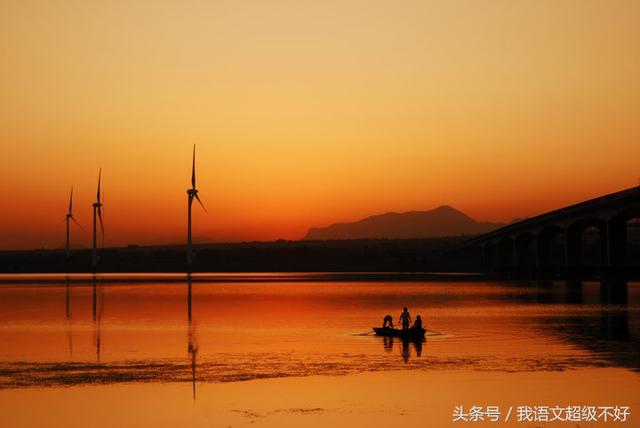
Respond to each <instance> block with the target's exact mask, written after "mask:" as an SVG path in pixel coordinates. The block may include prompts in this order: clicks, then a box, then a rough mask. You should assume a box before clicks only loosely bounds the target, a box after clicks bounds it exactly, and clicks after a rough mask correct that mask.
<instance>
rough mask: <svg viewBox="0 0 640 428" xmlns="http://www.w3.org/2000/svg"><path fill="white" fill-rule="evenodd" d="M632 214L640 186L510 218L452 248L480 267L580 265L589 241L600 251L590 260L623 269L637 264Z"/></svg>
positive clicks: (639, 213)
mask: <svg viewBox="0 0 640 428" xmlns="http://www.w3.org/2000/svg"><path fill="white" fill-rule="evenodd" d="M635 218H640V186H638V187H633V188H630V189H626V190H622V191H620V192H616V193H611V194H609V195H605V196H601V197H598V198H595V199H591V200H588V201H584V202H580V203H578V204H575V205H570V206H567V207H564V208H561V209H558V210H554V211H550V212H547V213H545V214H541V215H538V216H536V217H532V218H529V219H526V220H523V221H519V222H516V223H512V224H510V225H508V226H505V227H502V228H500V229H497V230H494V231H492V232H489V233H486V234H484V235H480V236H477V237H475V238H472V239H470V240H469V241H466V242H464V243H462V244H461V246H460V247H459V248H458V249H457V251H456V253H458V254H463V255H465V256H466V257H465V258H467V260H474V261H475V263H476V264H480V265H481V266H483V267H492V268H520V267H528V268H539V269H544V268H545V267H549V266H562V267H565V268H572V267H580V266H584V264H585V261H584V260H583V255H584V249H585V247H586V246H587V244H588V243H591V244H592V246H595V247H597V254H598V257H597V260H596V261H595V262H593V261H592V264H595V265H597V266H599V267H604V268H624V267H626V266H632V265H637V264H638V260H635V258H636V257H635V256H636V255H635V254H633V253H632V252H631V251H629V245H628V235H629V231H630V230H632V228H631V226H632V225H635V226H637V225H638V224H637V223H633V222H630V220H633V219H635ZM587 231H589V233H588V234H587V233H586V232H587ZM638 232H640V230H639V231H638ZM587 238H589V239H587Z"/></svg>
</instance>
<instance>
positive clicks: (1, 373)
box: [0, 275, 640, 426]
mask: <svg viewBox="0 0 640 428" xmlns="http://www.w3.org/2000/svg"><path fill="white" fill-rule="evenodd" d="M22 279H23V280H25V281H26V282H23V283H20V284H3V285H0V344H1V347H0V389H1V391H0V398H2V399H3V400H4V403H5V405H8V404H7V403H8V402H10V401H11V400H14V399H15V400H16V403H19V402H20V400H27V398H25V397H27V395H24V394H30V393H35V392H36V391H37V392H38V393H39V394H45V395H43V397H51V396H53V394H55V393H58V392H59V393H64V394H73V393H74V391H83V389H82V388H87V387H93V388H92V389H90V390H91V391H94V392H92V393H94V394H97V395H96V400H99V399H101V398H100V397H106V396H108V395H109V394H112V389H109V388H113V387H117V388H121V394H124V395H126V394H129V393H131V391H132V390H135V388H139V387H143V386H146V387H149V388H151V387H153V388H151V389H149V391H152V392H145V394H151V396H153V394H159V395H158V397H160V395H162V394H169V396H170V397H174V396H175V397H174V398H175V399H176V400H177V399H178V397H177V395H179V397H180V398H179V400H184V399H186V398H188V399H189V400H191V401H193V403H196V404H195V405H194V406H195V408H198V406H206V404H204V403H203V402H202V400H204V399H203V398H202V397H203V396H207V394H209V396H211V394H214V395H215V393H214V392H213V391H217V390H218V389H219V388H227V389H226V390H221V391H227V392H220V394H227V393H231V392H230V391H232V390H233V388H234V386H232V385H233V384H239V383H240V384H246V383H245V382H239V381H246V380H255V379H263V380H264V379H267V381H266V382H271V383H270V384H269V383H267V384H268V385H280V384H279V383H277V382H278V381H277V380H276V379H274V378H288V377H296V379H295V380H291V382H318V380H317V377H315V376H317V375H323V376H329V377H332V376H335V375H349V376H348V377H347V378H348V379H359V378H358V376H364V375H366V374H367V373H372V372H375V373H392V372H393V373H396V372H397V371H402V372H404V373H414V374H415V375H416V376H420V375H421V374H422V375H426V373H429V375H430V376H437V372H442V373H447V374H450V373H454V374H453V375H452V376H455V373H471V375H466V376H467V378H468V377H469V376H471V377H472V378H473V376H476V375H477V376H480V377H481V378H482V376H494V377H495V378H496V379H503V378H504V377H505V376H510V375H513V374H516V375H517V374H520V375H519V376H525V377H526V376H527V374H531V375H535V376H538V375H542V376H549V379H553V376H555V375H556V374H558V373H568V372H574V373H581V372H582V371H584V372H589V370H592V369H594V368H598V369H604V371H603V370H596V371H595V372H593V373H605V375H604V376H605V377H606V376H608V374H606V373H609V374H610V372H607V371H606V370H612V369H616V370H617V371H616V372H615V373H616V376H620V375H621V373H622V375H621V376H622V378H623V379H625V382H626V381H628V382H631V385H632V387H633V385H636V386H637V385H639V384H638V381H639V378H640V376H639V372H638V369H640V346H639V345H640V284H638V283H628V284H624V283H615V284H600V283H595V282H594V283H515V282H514V283H506V282H459V283H457V282H415V281H414V282H406V281H385V282H380V281H369V282H356V281H346V282H340V281H326V282H325V281H322V280H318V278H314V279H315V280H313V281H305V280H304V279H305V278H304V276H300V275H296V276H290V277H282V278H281V279H282V280H281V281H280V280H279V278H278V277H277V276H269V277H268V278H266V279H268V280H269V281H260V282H254V281H250V279H255V278H249V277H247V278H245V277H243V276H230V277H229V278H228V279H230V281H229V282H225V281H219V280H218V281H216V282H193V283H192V284H191V285H190V284H188V283H187V281H186V280H185V281H184V282H164V281H160V280H158V281H156V282H147V283H140V282H134V281H131V282H128V281H127V279H126V278H117V281H116V280H114V281H112V282H109V281H108V280H105V281H100V282H97V283H95V284H94V283H92V282H91V281H88V282H77V281H74V279H73V278H72V281H70V282H68V283H65V282H64V281H63V282H61V283H42V282H37V283H36V282H33V283H29V282H28V277H25V278H22ZM41 279H42V278H38V280H41ZM136 279H139V278H136ZM174 279H175V278H174ZM262 279H263V280H264V279H265V278H262ZM34 281H35V279H34ZM189 289H190V290H191V291H190V292H189ZM403 306H408V307H409V309H410V312H411V313H412V315H413V316H415V315H418V314H420V315H422V317H423V319H424V321H425V324H426V327H427V328H428V329H429V333H428V336H427V339H426V341H425V342H417V343H414V342H408V343H403V342H402V341H400V340H397V339H396V340H393V341H390V340H385V339H384V338H380V337H375V336H372V335H371V334H370V330H371V327H372V326H378V325H379V324H380V323H381V322H382V318H383V316H384V315H385V314H391V315H393V316H394V319H397V317H398V315H399V314H400V311H401V308H402V307H403ZM474 373H475V374H476V375H474ZM589 373H591V372H589ZM380 376H382V375H380ZM598 376H601V374H599V375H598ZM525 377H523V379H524V378H525ZM305 379H308V381H305ZM314 379H315V380H314ZM489 379H491V377H489ZM511 379H513V381H514V382H516V383H517V382H518V379H514V378H511ZM327 382H328V381H327ZM362 382H363V383H364V384H366V382H368V381H362ZM602 382H603V383H604V382H607V381H606V379H602ZM250 384H251V383H249V384H246V385H250ZM172 385H173V386H175V389H172V390H171V391H173V392H167V391H169V390H167V389H166V388H173V386H172ZM224 385H227V386H224ZM255 385H258V386H256V387H255V388H256V389H255V390H256V391H257V390H260V388H261V387H260V386H259V385H263V384H262V383H257V384H255ZM308 385H311V383H308ZM354 385H357V384H354ZM609 386H612V387H616V385H609ZM243 387H245V388H246V386H243ZM154 388H155V389H154ZM216 388H218V389H216ZM314 388H316V389H317V388H319V387H314ZM323 388H330V387H326V386H325V387H323ZM341 388H342V387H341ZM347 388H348V387H347ZM352 388H356V386H352ZM578 388H579V387H578ZM285 389H286V388H285ZM618 389H620V388H618ZM153 391H155V392H153ZM250 391H251V389H249V393H250ZM484 393H485V394H486V391H485V392H484ZM198 394H201V395H200V396H199V395H198ZM478 394H480V391H478ZM594 394H595V395H593V399H594V400H599V401H602V399H604V398H605V397H601V398H600V397H599V396H598V395H597V392H595V391H594ZM20 397H22V398H20ZM29 397H30V396H29ZM481 397H482V395H479V396H478V398H481ZM311 398H313V395H312V396H311ZM311 398H310V400H311ZM525 398H526V397H525ZM609 398H611V397H610V396H609ZM618 398H619V399H625V397H618ZM158 399H160V398H158ZM7 400H9V401H7ZM28 400H33V397H31V398H28ZM163 400H166V397H165V398H163ZM213 400H214V401H215V399H213ZM311 401H312V400H311ZM595 404H597V403H595ZM616 404H624V403H616ZM344 406H346V407H348V406H349V405H348V404H345V405H344ZM232 407H233V406H232ZM314 408H315V407H310V408H309V409H311V410H309V409H306V410H309V411H310V413H313V411H312V409H314ZM227 410H228V411H229V412H232V411H233V409H232V408H231V407H230V408H229V409H227ZM303 410H304V409H303ZM306 410H304V411H302V410H301V413H302V414H304V412H305V411H306ZM352 410H353V409H352ZM186 411H187V412H193V410H189V409H188V408H187V410H186ZM354 411H355V410H354ZM276 413H277V412H276ZM294 413H295V412H294ZM229 414H230V415H231V413H229ZM265 414H267V413H265ZM240 416H242V414H240ZM246 416H247V415H244V417H246ZM249 416H250V415H249ZM296 416H299V415H298V414H296ZM122 417H123V416H122V415H119V416H118V415H115V416H113V418H114V419H113V420H111V422H112V424H110V423H109V420H108V419H107V422H106V425H105V426H115V425H119V424H120V423H121V422H122V421H123V420H122V419H119V418H122ZM309 417H311V416H309ZM2 418H3V417H2V416H0V422H1V421H2ZM59 418H62V419H61V420H59V419H56V418H54V419H51V420H49V422H50V425H51V426H55V425H58V424H62V423H63V422H68V421H64V419H65V418H66V416H65V415H64V413H63V414H61V415H59ZM126 420H127V419H125V421H126ZM239 420H240V421H243V420H245V419H242V418H241V419H239ZM20 421H22V422H24V423H25V424H26V422H27V421H28V418H27V419H24V420H22V419H21V420H13V422H15V423H16V424H17V425H19V423H18V422H20ZM245 421H246V420H245ZM255 421H258V422H263V423H264V422H265V421H266V419H256V420H255ZM255 421H254V422H255ZM103 422H104V421H103ZM208 422H211V421H208ZM136 424H137V425H139V426H142V425H145V421H144V419H143V420H137V422H136ZM0 425H2V424H1V423H0ZM45 425H47V424H46V423H45ZM67 425H68V424H67ZM71 425H72V424H71ZM124 425H128V424H127V423H125V424H124Z"/></svg>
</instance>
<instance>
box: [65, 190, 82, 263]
mask: <svg viewBox="0 0 640 428" xmlns="http://www.w3.org/2000/svg"><path fill="white" fill-rule="evenodd" d="M69 220H73V222H74V223H75V224H77V225H78V226H80V223H78V220H76V218H75V217H74V216H73V187H71V195H70V196H69V212H67V215H66V222H67V258H69V257H70V256H71V244H70V239H69ZM80 227H82V226H80Z"/></svg>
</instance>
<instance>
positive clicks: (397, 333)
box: [373, 327, 427, 339]
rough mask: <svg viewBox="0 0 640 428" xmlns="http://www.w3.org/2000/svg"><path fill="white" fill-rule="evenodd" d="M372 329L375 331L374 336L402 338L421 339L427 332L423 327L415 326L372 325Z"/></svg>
mask: <svg viewBox="0 0 640 428" xmlns="http://www.w3.org/2000/svg"><path fill="white" fill-rule="evenodd" d="M373 331H375V332H376V336H387V337H400V338H402V339H421V338H423V337H424V335H425V333H426V332H427V330H425V329H424V328H419V329H418V328H415V327H411V328H410V329H407V330H400V329H397V328H390V327H373Z"/></svg>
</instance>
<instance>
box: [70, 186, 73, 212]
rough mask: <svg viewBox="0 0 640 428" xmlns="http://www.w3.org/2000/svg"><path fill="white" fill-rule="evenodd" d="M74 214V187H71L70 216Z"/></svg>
mask: <svg viewBox="0 0 640 428" xmlns="http://www.w3.org/2000/svg"><path fill="white" fill-rule="evenodd" d="M71 213H73V186H71V195H70V196H69V215H71Z"/></svg>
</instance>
